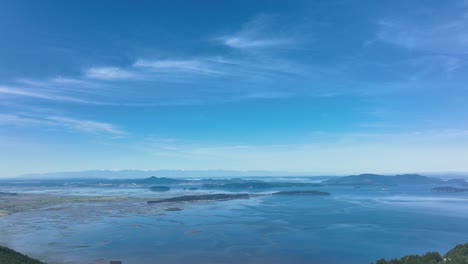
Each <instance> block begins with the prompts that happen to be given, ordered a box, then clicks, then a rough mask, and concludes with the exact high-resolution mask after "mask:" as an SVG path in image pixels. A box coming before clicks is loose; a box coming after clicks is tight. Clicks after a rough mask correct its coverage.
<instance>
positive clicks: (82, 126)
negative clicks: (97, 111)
mask: <svg viewBox="0 0 468 264" xmlns="http://www.w3.org/2000/svg"><path fill="white" fill-rule="evenodd" d="M0 125H3V126H45V127H62V128H65V129H68V130H71V131H81V132H85V133H90V134H106V135H112V136H125V135H127V132H125V131H123V130H121V129H119V128H117V127H116V126H115V125H113V124H110V123H104V122H97V121H92V120H85V119H76V118H71V117H64V116H45V117H39V116H35V115H24V114H0Z"/></svg>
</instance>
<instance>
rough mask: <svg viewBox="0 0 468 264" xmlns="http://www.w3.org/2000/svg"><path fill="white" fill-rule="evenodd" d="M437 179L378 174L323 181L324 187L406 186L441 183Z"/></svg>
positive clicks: (408, 175) (409, 175) (420, 176)
mask: <svg viewBox="0 0 468 264" xmlns="http://www.w3.org/2000/svg"><path fill="white" fill-rule="evenodd" d="M443 182H444V181H443V180H441V179H439V178H432V177H427V176H422V175H419V174H402V175H395V176H384V175H378V174H360V175H352V176H346V177H339V178H333V179H329V180H326V181H323V182H322V184H326V185H399V184H403V185H407V184H431V183H443Z"/></svg>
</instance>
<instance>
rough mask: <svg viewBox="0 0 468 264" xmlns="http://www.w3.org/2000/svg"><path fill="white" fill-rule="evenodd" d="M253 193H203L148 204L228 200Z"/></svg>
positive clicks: (246, 196) (244, 197) (246, 197)
mask: <svg viewBox="0 0 468 264" xmlns="http://www.w3.org/2000/svg"><path fill="white" fill-rule="evenodd" d="M252 196H253V195H252V194H248V193H236V194H228V193H218V194H202V195H184V196H177V197H172V198H167V199H161V200H154V201H148V202H147V203H148V204H157V203H168V202H197V201H227V200H233V199H249V198H250V197H252Z"/></svg>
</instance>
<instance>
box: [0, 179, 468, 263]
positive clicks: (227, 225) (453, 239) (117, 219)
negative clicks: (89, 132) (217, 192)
mask: <svg viewBox="0 0 468 264" xmlns="http://www.w3.org/2000/svg"><path fill="white" fill-rule="evenodd" d="M430 187H432V186H427V185H424V186H400V187H397V186H393V187H385V188H382V187H361V188H359V189H355V188H353V187H348V186H347V187H330V186H328V187H321V188H320V190H324V191H329V192H331V193H332V195H331V196H263V197H255V198H251V199H248V200H244V199H241V200H231V201H220V202H200V203H189V204H177V206H180V207H181V209H183V210H182V211H165V209H166V208H169V207H172V206H175V205H162V206H161V205H146V204H145V203H144V202H117V203H110V204H109V203H100V204H99V203H98V204H64V205H57V206H51V207H50V208H47V209H42V210H38V211H31V212H23V213H18V214H14V215H11V216H7V217H2V218H0V230H2V231H1V238H0V240H1V241H0V242H2V243H7V245H9V246H11V247H12V248H14V249H17V250H20V251H22V252H24V253H27V254H30V255H32V256H35V257H39V258H41V259H43V260H47V261H50V263H55V262H57V263H107V262H106V261H109V260H112V259H116V260H122V261H123V263H125V264H130V263H139V264H149V263H174V264H178V263H187V261H189V262H191V263H200V264H201V263H323V264H347V263H349V264H354V263H356V264H358V263H370V262H372V261H375V260H377V259H380V258H382V257H385V258H392V257H398V256H402V255H406V254H417V253H419V254H421V253H424V252H426V251H433V250H437V251H441V252H445V251H446V250H448V249H449V248H451V247H453V246H454V245H455V244H458V243H462V242H466V238H467V237H468V226H467V225H466V222H467V221H468V203H467V202H468V193H455V194H452V193H451V194H446V193H442V194H438V193H433V192H431V191H430ZM111 189H112V188H111ZM294 189H295V190H297V189H298V188H294ZM299 189H300V188H299ZM282 190H284V189H282ZM84 191H86V188H84ZM103 191H105V192H108V191H109V190H105V189H103ZM118 191H119V190H118V188H115V189H114V190H112V192H113V193H114V192H118ZM121 191H123V192H125V190H121ZM143 192H144V191H143ZM182 192H183V191H181V190H179V191H177V190H176V191H175V193H177V194H181V193H182ZM93 193H95V190H93ZM133 193H134V194H133V195H137V196H138V193H137V192H135V191H134V192H133ZM144 196H147V195H144ZM157 196H158V194H153V197H157ZM164 196H167V194H165V195H164Z"/></svg>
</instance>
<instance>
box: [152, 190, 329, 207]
mask: <svg viewBox="0 0 468 264" xmlns="http://www.w3.org/2000/svg"><path fill="white" fill-rule="evenodd" d="M267 195H317V196H323V195H330V193H329V192H321V191H308V190H305V191H282V192H274V193H271V194H257V193H255V194H252V193H234V194H232V193H217V194H200V195H184V196H177V197H172V198H167V199H160V200H150V201H148V202H147V203H148V204H157V203H170V202H198V201H227V200H234V199H249V198H251V197H258V196H267Z"/></svg>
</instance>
